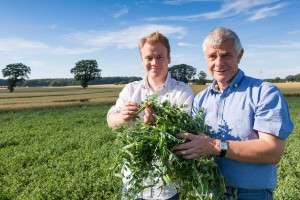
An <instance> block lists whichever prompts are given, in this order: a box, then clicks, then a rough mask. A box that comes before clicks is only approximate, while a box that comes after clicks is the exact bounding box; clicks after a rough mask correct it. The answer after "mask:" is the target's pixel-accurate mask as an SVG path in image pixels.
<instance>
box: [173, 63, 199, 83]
mask: <svg viewBox="0 0 300 200" xmlns="http://www.w3.org/2000/svg"><path fill="white" fill-rule="evenodd" d="M168 71H169V73H170V74H171V77H172V78H174V79H176V80H177V81H182V82H184V83H188V81H189V80H191V79H192V78H193V77H194V76H195V75H196V68H194V67H192V66H190V65H186V64H180V65H173V66H172V67H169V69H168Z"/></svg>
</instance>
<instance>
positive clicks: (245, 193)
mask: <svg viewBox="0 0 300 200" xmlns="http://www.w3.org/2000/svg"><path fill="white" fill-rule="evenodd" d="M226 189H227V192H226V196H225V200H227V199H230V198H234V199H235V197H237V200H273V191H272V190H271V189H243V188H235V187H231V186H227V187H226Z"/></svg>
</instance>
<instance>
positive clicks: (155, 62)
mask: <svg viewBox="0 0 300 200" xmlns="http://www.w3.org/2000/svg"><path fill="white" fill-rule="evenodd" d="M156 64H157V60H156V59H155V58H153V59H152V60H151V65H152V66H155V65H156Z"/></svg>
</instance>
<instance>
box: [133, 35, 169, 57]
mask: <svg viewBox="0 0 300 200" xmlns="http://www.w3.org/2000/svg"><path fill="white" fill-rule="evenodd" d="M157 42H160V43H162V44H163V45H164V46H165V47H166V48H167V53H168V56H170V52H171V47H170V43H169V40H168V38H167V37H166V36H164V35H163V34H161V33H160V32H158V31H156V32H152V33H150V34H149V35H148V36H147V37H144V38H142V39H141V40H140V43H139V50H140V53H141V49H142V48H143V47H144V45H145V44H146V43H148V44H151V45H152V44H155V43H157Z"/></svg>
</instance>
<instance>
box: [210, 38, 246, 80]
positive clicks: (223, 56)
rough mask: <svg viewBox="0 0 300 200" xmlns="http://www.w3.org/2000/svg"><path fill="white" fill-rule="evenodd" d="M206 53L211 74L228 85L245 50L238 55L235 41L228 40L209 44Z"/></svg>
mask: <svg viewBox="0 0 300 200" xmlns="http://www.w3.org/2000/svg"><path fill="white" fill-rule="evenodd" d="M204 54H205V55H204V56H205V59H206V62H207V65H208V70H209V72H210V73H211V75H212V76H213V77H214V78H215V79H216V80H217V82H218V83H222V85H223V86H227V85H228V84H229V83H230V82H231V81H232V79H233V77H234V76H235V75H236V73H237V71H238V64H239V63H240V60H241V58H242V56H243V50H242V51H241V53H240V54H239V55H237V52H236V50H235V48H234V46H233V43H232V42H231V41H230V40H227V41H224V42H222V43H221V44H220V45H219V46H207V47H206V51H205V53H204Z"/></svg>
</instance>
